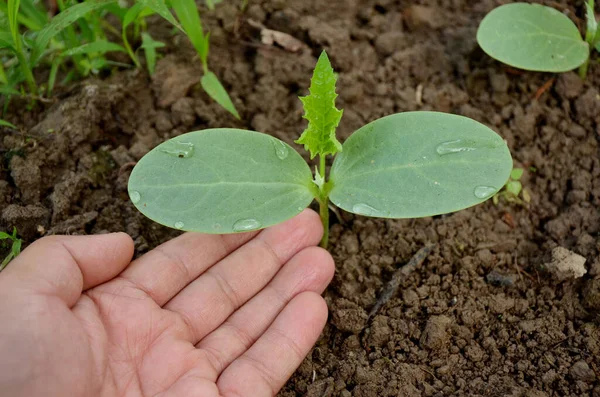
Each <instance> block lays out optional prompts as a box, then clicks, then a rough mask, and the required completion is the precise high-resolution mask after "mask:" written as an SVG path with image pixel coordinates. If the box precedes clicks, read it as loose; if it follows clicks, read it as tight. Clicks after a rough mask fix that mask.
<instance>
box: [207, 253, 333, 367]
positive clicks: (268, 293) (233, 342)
mask: <svg viewBox="0 0 600 397" xmlns="http://www.w3.org/2000/svg"><path fill="white" fill-rule="evenodd" d="M334 269H335V265H334V263H333V259H332V258H331V255H330V254H329V253H328V252H327V251H326V250H324V249H322V248H318V247H310V248H306V249H304V250H303V251H301V252H299V253H298V254H296V256H294V257H293V258H292V259H291V260H290V261H289V262H288V263H287V264H286V265H285V266H284V267H283V269H281V271H280V272H279V273H278V274H277V276H275V278H274V279H273V280H272V281H271V282H270V283H269V284H268V285H267V286H266V287H265V288H264V289H263V290H262V291H261V292H260V293H259V294H258V295H256V296H255V297H254V298H252V299H251V300H250V301H249V302H248V303H246V304H245V305H244V306H242V307H241V308H240V309H239V310H238V311H236V312H235V313H233V314H232V315H231V316H230V317H229V318H228V319H227V321H225V323H223V325H221V326H220V327H219V328H217V329H216V330H215V331H213V332H212V333H211V334H209V335H208V336H206V338H204V339H202V341H201V342H200V343H198V345H197V347H198V348H199V349H202V350H205V351H206V352H207V353H208V354H207V357H209V359H210V361H211V364H212V366H213V367H214V369H215V372H216V373H221V372H222V371H223V370H224V369H225V368H226V367H227V366H229V364H231V362H233V361H234V360H235V359H236V358H238V357H239V356H240V355H242V354H243V353H244V352H245V351H246V350H248V349H249V348H250V346H252V344H254V342H256V340H257V339H258V337H259V336H260V335H262V334H263V333H264V332H265V331H266V329H267V328H268V327H269V325H270V324H271V323H272V322H273V320H274V319H275V318H276V317H277V315H278V314H279V313H280V312H281V310H282V309H283V308H284V307H285V306H286V305H287V304H288V303H289V302H290V301H291V300H292V299H293V298H294V297H295V296H296V295H298V294H301V293H302V292H306V291H312V292H316V293H318V294H320V293H322V292H323V291H324V290H325V288H326V287H327V284H329V282H330V281H331V278H332V277H333V272H334Z"/></svg>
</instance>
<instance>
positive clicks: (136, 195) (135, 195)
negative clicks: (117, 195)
mask: <svg viewBox="0 0 600 397" xmlns="http://www.w3.org/2000/svg"><path fill="white" fill-rule="evenodd" d="M129 198H130V199H131V202H132V203H133V204H137V203H139V202H140V200H141V199H142V195H141V194H140V192H138V191H137V190H132V191H130V192H129Z"/></svg>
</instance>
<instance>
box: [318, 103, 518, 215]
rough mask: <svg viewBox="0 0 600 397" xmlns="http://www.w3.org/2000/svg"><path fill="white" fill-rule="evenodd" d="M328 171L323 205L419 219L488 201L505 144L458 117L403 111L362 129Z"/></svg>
mask: <svg viewBox="0 0 600 397" xmlns="http://www.w3.org/2000/svg"><path fill="white" fill-rule="evenodd" d="M343 147H344V150H343V151H342V152H341V153H340V154H338V155H337V157H336V158H335V161H334V163H333V167H332V168H331V173H330V180H331V182H332V183H333V188H332V190H331V193H330V196H329V197H330V199H331V201H332V202H333V203H334V204H336V205H337V206H338V207H340V208H342V209H344V210H346V211H349V212H353V213H357V214H362V215H368V216H377V217H383V218H419V217H424V216H432V215H439V214H444V213H448V212H453V211H458V210H461V209H464V208H467V207H470V206H472V205H475V204H479V203H481V202H482V201H485V200H487V199H488V198H490V197H492V196H493V195H494V194H495V193H496V192H497V191H498V190H499V189H501V188H502V187H503V186H504V184H505V183H506V181H507V180H508V176H509V174H510V172H511V170H512V159H511V156H510V153H509V151H508V147H507V146H506V143H505V142H504V141H503V140H502V138H501V137H500V136H499V135H498V134H496V133H495V132H494V131H492V130H490V129H489V128H487V127H486V126H484V125H483V124H480V123H478V122H476V121H474V120H471V119H469V118H466V117H462V116H456V115H451V114H445V113H437V112H408V113H399V114H395V115H392V116H388V117H384V118H381V119H379V120H376V121H374V122H372V123H369V124H367V125H366V126H364V127H362V128H361V129H359V130H358V131H356V132H355V133H354V134H353V135H351V136H350V138H348V140H346V142H345V143H344V145H343Z"/></svg>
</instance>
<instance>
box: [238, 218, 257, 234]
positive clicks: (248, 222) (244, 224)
mask: <svg viewBox="0 0 600 397" xmlns="http://www.w3.org/2000/svg"><path fill="white" fill-rule="evenodd" d="M260 226H261V224H260V222H259V221H257V220H256V219H252V218H248V219H240V220H239V221H237V222H235V223H234V224H233V231H234V232H249V231H251V230H256V229H259V228H260Z"/></svg>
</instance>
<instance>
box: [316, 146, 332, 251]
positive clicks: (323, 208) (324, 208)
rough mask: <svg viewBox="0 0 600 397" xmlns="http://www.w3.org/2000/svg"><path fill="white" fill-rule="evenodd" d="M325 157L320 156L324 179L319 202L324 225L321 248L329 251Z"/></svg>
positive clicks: (320, 171)
mask: <svg viewBox="0 0 600 397" xmlns="http://www.w3.org/2000/svg"><path fill="white" fill-rule="evenodd" d="M325 157H326V156H319V174H320V175H321V178H323V186H321V187H320V193H321V195H320V197H319V199H318V200H317V201H318V202H319V215H320V216H321V223H322V224H323V238H321V244H320V246H321V247H323V248H325V249H327V244H328V243H329V191H328V189H326V185H327V184H326V181H325Z"/></svg>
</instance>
